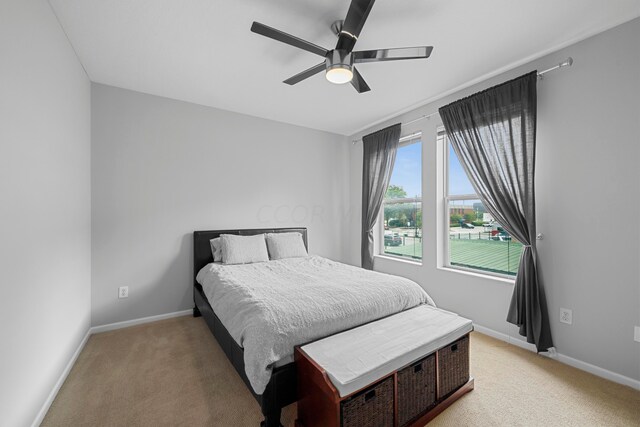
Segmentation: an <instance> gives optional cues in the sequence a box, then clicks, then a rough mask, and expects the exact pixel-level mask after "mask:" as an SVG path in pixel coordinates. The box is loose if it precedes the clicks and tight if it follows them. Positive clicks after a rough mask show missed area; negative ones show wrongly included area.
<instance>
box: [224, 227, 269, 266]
mask: <svg viewBox="0 0 640 427" xmlns="http://www.w3.org/2000/svg"><path fill="white" fill-rule="evenodd" d="M220 239H221V240H220V242H221V243H222V245H221V246H222V263H223V264H249V263H252V262H263V261H269V253H268V252H267V245H266V243H265V241H264V234H256V235H255V236H236V235H233V234H222V235H221V236H220Z"/></svg>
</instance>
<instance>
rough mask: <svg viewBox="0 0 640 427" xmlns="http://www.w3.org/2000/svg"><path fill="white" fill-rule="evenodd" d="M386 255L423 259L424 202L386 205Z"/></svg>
mask: <svg viewBox="0 0 640 427" xmlns="http://www.w3.org/2000/svg"><path fill="white" fill-rule="evenodd" d="M384 225H385V227H384V253H385V254H391V255H397V256H405V257H409V258H413V259H422V200H420V199H413V201H412V202H407V203H385V205H384Z"/></svg>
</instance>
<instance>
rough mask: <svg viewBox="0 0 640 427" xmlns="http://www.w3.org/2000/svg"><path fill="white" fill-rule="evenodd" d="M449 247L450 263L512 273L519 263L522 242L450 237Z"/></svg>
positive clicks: (515, 270) (516, 269) (514, 272)
mask: <svg viewBox="0 0 640 427" xmlns="http://www.w3.org/2000/svg"><path fill="white" fill-rule="evenodd" d="M449 248H450V251H451V252H450V255H449V262H450V263H451V265H457V266H460V267H469V268H476V269H479V270H485V271H492V272H495V273H504V274H511V275H514V274H516V273H517V271H518V265H519V264H520V254H521V252H522V243H520V242H517V241H515V240H512V241H507V242H501V241H496V240H473V239H472V240H462V239H461V240H458V239H451V240H449Z"/></svg>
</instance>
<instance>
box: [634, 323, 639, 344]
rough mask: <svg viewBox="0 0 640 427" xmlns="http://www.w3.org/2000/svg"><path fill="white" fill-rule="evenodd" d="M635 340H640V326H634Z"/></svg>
mask: <svg viewBox="0 0 640 427" xmlns="http://www.w3.org/2000/svg"><path fill="white" fill-rule="evenodd" d="M633 340H634V341H638V342H640V326H634V328H633Z"/></svg>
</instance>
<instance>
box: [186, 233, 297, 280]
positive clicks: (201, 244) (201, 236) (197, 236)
mask: <svg viewBox="0 0 640 427" xmlns="http://www.w3.org/2000/svg"><path fill="white" fill-rule="evenodd" d="M292 232H297V233H300V234H302V240H304V245H305V247H306V248H307V250H309V245H308V244H307V229H306V228H254V229H239V230H206V231H194V232H193V284H194V285H197V284H198V282H196V276H197V275H198V272H199V271H200V269H201V268H202V267H204V266H205V265H207V264H209V263H211V262H213V254H212V253H211V244H210V243H209V241H210V240H211V239H215V238H216V237H219V236H220V235H221V234H236V235H239V236H252V235H254V234H262V233H292Z"/></svg>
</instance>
